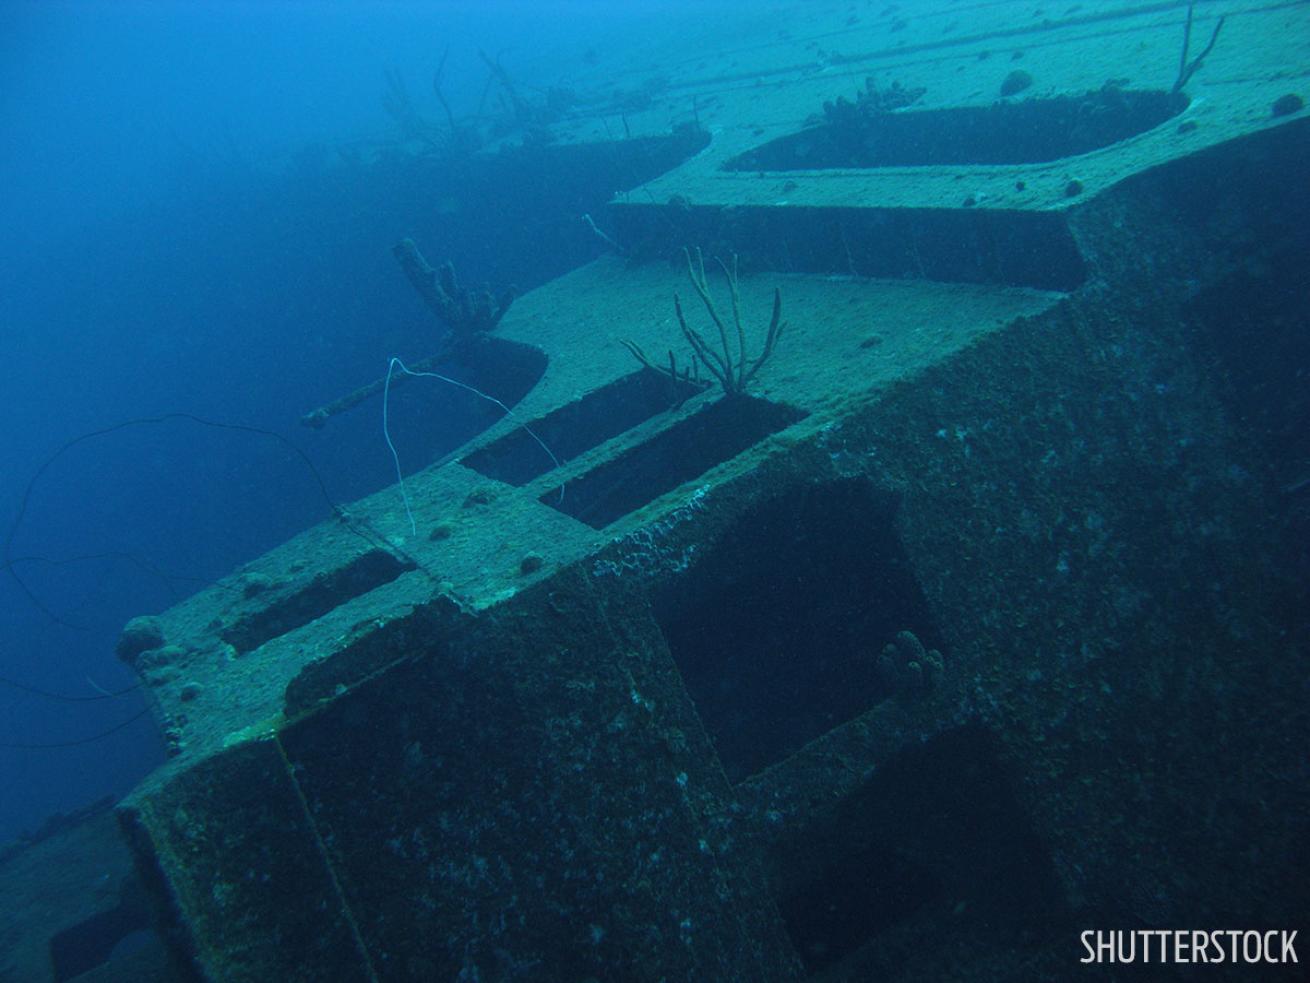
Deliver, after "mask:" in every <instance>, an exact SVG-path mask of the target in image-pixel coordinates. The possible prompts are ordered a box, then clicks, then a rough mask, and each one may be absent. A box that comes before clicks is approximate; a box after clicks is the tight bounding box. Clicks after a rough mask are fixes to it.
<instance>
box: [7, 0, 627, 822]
mask: <svg viewBox="0 0 1310 983" xmlns="http://www.w3.org/2000/svg"><path fill="white" fill-rule="evenodd" d="M564 14H567V16H564ZM642 14H643V9H642V5H636V6H631V5H624V6H623V8H622V9H618V10H616V9H614V7H613V5H607V4H603V3H570V4H567V5H566V7H565V8H551V7H550V5H527V4H496V3H472V2H470V3H435V4H375V3H354V4H316V3H314V4H308V3H306V4H302V3H290V2H288V3H277V2H274V3H265V2H258V3H256V2H250V3H240V2H231V3H229V2H211V3H195V2H181V0H178V2H168V3H118V2H109V0H105V2H70V3H63V2H56V3H47V2H26V0H21V2H17V3H8V4H5V5H3V8H2V9H0V132H3V134H4V137H3V140H0V186H3V188H4V195H3V211H4V221H3V223H2V225H0V305H2V309H0V364H3V366H4V379H5V384H4V386H3V389H0V403H2V405H3V418H4V421H5V426H4V427H3V432H2V433H0V442H2V445H3V446H2V448H0V461H3V467H2V468H0V524H4V525H6V526H9V525H10V524H12V523H14V521H15V520H16V519H18V518H19V511H20V508H21V509H22V514H21V523H20V524H19V525H18V526H17V528H15V529H14V530H13V538H12V542H11V543H10V544H9V556H10V559H11V560H12V561H13V570H14V572H15V573H17V574H18V575H19V576H20V577H21V578H22V585H20V584H18V583H16V582H15V580H14V579H13V578H12V577H10V576H9V575H8V574H6V575H5V576H4V577H0V639H2V640H3V641H0V676H2V677H3V678H4V681H5V682H4V683H3V684H0V787H3V788H4V789H6V790H7V792H6V794H5V795H4V796H3V797H0V841H3V840H6V839H9V838H11V837H13V836H15V835H17V834H19V833H20V832H22V831H23V830H26V829H31V828H33V827H34V826H36V825H37V824H38V823H39V822H40V821H41V820H43V819H44V818H45V817H46V816H48V815H49V814H51V813H54V812H58V811H66V810H69V809H72V808H76V807H78V806H81V805H84V804H86V803H87V802H90V801H92V800H95V799H98V798H100V797H101V796H105V795H118V794H121V793H122V792H124V791H125V790H126V789H128V788H130V787H131V786H132V784H133V783H134V782H135V780H136V779H137V778H139V777H140V776H141V775H142V774H143V773H144V772H145V771H146V770H148V769H149V768H150V767H152V766H153V765H154V764H156V763H157V762H158V761H159V760H160V755H161V750H160V744H159V739H158V737H157V735H156V733H155V728H154V725H153V724H152V723H151V721H150V719H149V715H148V714H145V715H142V711H143V709H144V703H143V700H142V698H141V696H140V694H138V693H136V692H129V693H127V694H126V695H123V696H121V697H118V698H112V699H110V698H101V697H103V694H104V693H106V692H117V691H120V690H123V689H125V688H130V687H132V686H133V685H134V679H133V677H132V674H131V673H130V672H129V671H128V670H127V669H126V668H125V667H124V666H122V665H121V664H119V663H118V661H117V660H116V659H115V657H114V653H113V649H114V641H115V638H116V636H117V633H118V631H119V629H120V628H121V626H122V624H123V622H124V621H125V620H126V619H127V618H130V617H132V616H134V615H137V614H141V613H147V612H150V611H155V610H160V609H162V608H164V607H167V606H168V605H170V604H171V603H173V602H174V601H175V600H177V599H178V598H179V597H182V596H186V595H187V594H188V593H191V592H192V591H194V590H195V589H197V588H198V587H199V586H201V585H203V584H204V583H206V582H209V581H212V580H214V579H216V578H217V577H220V576H222V575H224V574H225V573H227V572H229V571H230V570H231V569H232V568H233V567H234V566H236V565H237V564H239V563H241V562H242V561H245V560H248V559H251V558H253V557H255V556H258V555H259V554H260V553H262V552H263V551H265V550H266V549H268V548H270V547H272V546H274V545H276V544H277V543H279V542H281V541H282V540H284V539H285V538H286V537H287V536H289V535H291V534H293V533H294V532H296V531H298V530H300V529H303V528H305V527H306V526H307V525H310V524H312V523H314V522H316V521H319V520H321V519H322V518H324V517H326V516H327V515H328V514H329V505H328V503H327V502H326V501H325V498H324V495H323V493H322V491H321V490H320V486H319V476H321V479H322V481H323V483H324V484H325V486H326V489H327V492H328V494H329V495H330V496H331V497H332V499H334V500H336V501H343V500H348V499H351V498H354V497H357V496H359V495H361V494H363V493H365V492H368V491H372V490H375V489H377V488H379V487H382V486H383V485H385V484H387V483H389V482H390V481H391V480H392V472H391V470H390V467H391V465H390V459H389V457H388V456H387V452H386V448H385V446H384V444H383V441H382V440H381V433H380V428H379V424H378V420H377V415H376V412H375V408H374V410H368V411H363V412H361V413H359V414H357V415H356V416H355V417H353V418H351V419H349V420H345V421H342V422H341V423H339V424H338V425H335V426H333V427H332V429H331V431H330V432H327V433H321V432H316V431H312V430H308V429H305V428H303V427H299V426H298V425H297V420H298V419H299V417H300V416H301V415H302V414H303V413H306V412H308V411H309V410H311V409H313V408H314V407H316V406H318V405H320V404H322V403H324V402H326V401H329V400H331V399H333V398H336V397H337V396H339V395H341V394H342V393H344V392H347V391H349V390H351V389H353V388H354V387H355V386H357V385H361V384H363V383H366V382H369V381H371V380H373V379H375V378H377V377H378V376H380V375H381V374H382V372H383V371H384V370H385V366H386V359H387V358H388V357H389V356H392V355H398V356H402V357H405V358H407V359H411V360H416V359H419V358H422V357H423V356H425V355H428V354H431V353H432V351H433V349H434V347H435V342H436V338H437V335H436V333H435V332H436V326H435V325H434V323H433V321H432V318H431V315H430V314H429V313H428V312H427V311H426V310H424V309H423V307H422V305H421V303H420V302H419V300H418V299H417V297H416V296H415V295H414V294H413V292H412V291H411V290H410V289H409V287H408V286H407V285H406V284H405V282H404V280H403V278H402V277H401V275H400V274H399V272H398V271H397V269H396V266H395V262H394V260H393V259H392V257H391V253H390V248H391V246H392V244H393V243H394V242H396V241H397V240H398V239H399V238H402V237H404V236H406V235H414V234H420V233H421V234H422V235H423V236H425V237H426V238H425V241H424V246H425V248H427V249H428V250H429V252H430V254H432V255H436V256H444V255H447V254H450V255H452V256H454V257H456V258H457V259H458V262H459V268H460V274H461V276H463V277H464V278H465V279H466V280H467V281H468V282H471V283H480V282H483V281H487V282H490V283H497V284H510V283H513V284H515V285H516V286H517V287H518V288H519V289H520V290H523V289H528V288H530V287H532V286H534V285H536V284H537V283H540V282H542V281H543V280H545V279H547V278H549V277H551V276H554V275H556V274H557V273H559V272H561V271H562V269H564V268H567V265H568V264H573V263H577V262H581V261H583V260H585V259H586V258H588V257H589V256H591V255H594V254H595V252H596V251H597V249H598V244H597V242H596V241H595V240H594V239H593V238H592V237H591V236H590V235H589V234H588V233H587V232H586V231H585V229H582V228H581V226H580V225H579V227H578V229H577V230H572V231H570V233H569V234H568V235H569V238H568V241H565V242H561V243H559V244H558V245H557V247H556V248H551V249H541V248H536V249H533V248H526V249H509V248H505V246H506V242H507V239H506V233H505V230H506V229H511V230H512V229H513V227H514V219H515V215H516V214H524V213H526V212H527V211H530V210H531V209H532V208H533V207H534V205H535V204H537V203H538V201H539V200H542V199H546V200H548V199H549V198H550V194H551V191H550V190H548V189H546V190H544V189H541V188H533V187H526V188H525V189H524V191H523V198H522V199H521V200H519V201H514V200H504V199H496V200H490V199H488V200H478V201H462V202H445V201H442V200H441V191H440V189H429V188H423V187H418V186H416V185H415V184H413V183H412V182H411V183H410V184H408V185H407V184H406V181H407V180H408V179H407V177H406V175H405V174H404V173H403V172H401V171H399V170H398V171H397V173H396V174H395V175H394V177H393V179H392V183H391V184H390V185H389V186H387V187H381V188H379V187H377V186H376V184H373V183H369V182H365V181H363V180H356V178H357V177H358V175H357V174H356V173H355V172H353V171H352V170H351V168H350V167H349V166H346V164H345V163H343V162H344V161H345V160H346V158H347V156H348V155H349V154H350V153H353V152H355V150H356V149H357V148H366V149H367V152H369V153H372V152H374V151H375V150H376V148H377V147H378V146H379V145H385V144H386V143H387V141H392V140H395V139H396V129H397V127H396V124H395V122H394V121H393V119H392V118H390V117H389V116H388V115H387V113H386V111H385V109H384V106H383V97H384V96H385V94H386V93H387V91H388V80H387V75H388V73H394V77H396V78H399V79H402V80H403V81H404V83H405V84H406V85H407V87H408V89H409V91H410V92H411V93H412V96H411V98H412V99H413V100H414V104H415V105H416V106H419V107H421V108H422V111H423V112H424V113H426V114H429V115H431V116H432V117H433V118H434V119H440V115H441V111H440V109H439V108H438V106H437V103H436V101H435V100H434V98H433V96H432V94H431V89H430V86H429V80H430V79H432V78H433V76H434V73H436V72H437V70H438V69H439V68H440V71H441V88H442V94H443V96H444V97H445V98H446V99H447V100H448V102H449V104H450V105H451V106H452V107H454V109H455V111H456V112H458V113H460V114H465V113H473V112H475V111H476V110H477V106H478V102H479V100H480V99H482V98H484V91H483V90H484V88H485V83H486V72H487V69H486V66H485V64H484V63H483V61H482V59H481V58H480V57H479V52H480V51H482V50H486V51H488V52H491V53H493V54H494V55H495V57H497V58H499V59H503V60H504V61H506V62H507V63H511V64H512V63H513V62H514V60H515V59H523V58H527V57H530V56H531V55H532V54H533V53H534V52H535V51H537V50H539V49H540V48H541V47H542V46H548V45H550V44H552V43H554V42H556V41H558V42H559V43H561V44H564V43H568V42H569V40H570V36H569V31H570V21H571V20H572V19H574V18H577V17H585V18H591V19H594V20H596V21H597V22H598V23H599V24H600V25H601V26H605V25H608V26H611V27H613V28H614V29H616V30H622V29H623V28H624V24H625V19H627V18H632V17H638V16H641V15H642ZM612 190H613V189H612V188H597V189H594V190H590V191H589V190H588V189H577V188H575V189H572V191H571V192H565V193H576V194H580V195H582V196H583V197H586V196H587V195H591V197H592V198H594V199H595V200H597V201H599V202H603V201H604V200H605V198H607V197H608V195H609V194H610V193H612ZM434 199H435V203H434ZM560 207H563V205H561V206H560ZM569 207H575V208H577V211H575V212H574V216H575V217H576V215H577V214H579V213H580V212H581V211H585V210H586V206H585V205H582V206H581V207H579V206H578V203H577V202H571V203H570V206H569ZM591 207H593V208H594V207H596V206H595V205H592V206H591ZM425 208H426V209H428V211H429V214H428V215H426V216H425V215H423V214H419V213H420V211H421V210H422V209H425ZM432 211H436V212H438V213H440V214H441V215H442V216H443V217H442V218H441V220H440V221H433V220H432V218H431V212H432ZM437 230H440V232H438V231H437ZM529 234H530V230H522V231H521V233H520V236H521V238H522V237H526V236H527V235H529ZM512 235H513V233H511V236H512ZM438 236H441V237H444V238H438ZM412 388H413V389H415V390H417V388H418V387H412ZM409 398H410V399H411V401H414V402H413V404H412V405H411V406H410V407H409V410H410V411H412V412H413V413H414V414H421V415H422V418H423V420H424V423H423V426H422V427H420V428H412V429H410V430H409V431H408V432H406V430H405V428H404V427H403V425H402V426H401V427H398V428H397V429H398V440H399V441H400V442H401V444H402V449H407V450H408V452H409V453H408V458H409V460H412V461H416V462H421V461H422V460H423V459H424V458H423V457H422V455H423V454H424V453H427V452H430V451H431V450H432V449H433V447H437V446H442V445H443V430H442V428H443V426H444V424H445V421H446V414H447V412H459V408H458V407H457V406H456V407H454V408H452V407H451V406H450V405H449V404H448V403H447V402H443V398H444V397H443V396H441V395H440V394H427V395H420V394H417V393H415V394H414V395H413V396H411V397H409ZM425 401H426V402H425ZM400 412H401V413H402V414H403V412H405V406H404V403H403V401H402V404H401V406H400ZM171 413H183V414H190V415H193V416H195V417H200V418H204V419H206V420H210V421H215V422H224V423H229V424H237V425H241V426H244V427H251V428H259V429H263V430H269V431H276V432H277V433H279V434H282V435H284V436H286V437H287V438H288V439H290V440H292V441H294V442H295V443H296V444H297V445H298V446H299V447H301V448H303V449H304V451H305V453H306V454H307V455H308V456H309V458H310V459H311V460H312V461H313V463H314V467H315V468H316V469H317V471H318V476H316V475H315V474H313V473H311V472H310V470H309V469H308V468H307V467H306V464H305V461H304V460H303V459H302V458H300V457H299V456H298V455H297V454H295V453H294V452H293V451H292V450H290V449H289V448H288V447H287V446H286V445H285V444H283V443H281V442H279V441H278V440H277V439H275V438H272V437H269V436H264V435H260V434H256V433H252V432H250V431H236V430H225V429H220V428H215V427H209V426H204V425H201V424H199V423H197V422H195V421H193V420H188V419H183V418H173V419H169V420H165V421H162V422H157V423H140V424H132V425H129V426H127V427H126V428H124V429H121V430H115V431H113V432H110V433H105V434H103V435H102V436H99V437H95V438H92V439H87V440H84V441H81V442H79V443H77V444H76V445H74V446H72V447H68V448H67V449H66V450H63V451H62V452H61V450H60V449H61V447H64V445H65V444H66V443H67V442H68V441H70V440H74V439H76V438H77V437H79V436H80V435H83V434H86V433H89V432H95V431H99V430H103V429H105V428H110V427H115V426H117V425H119V424H122V423H125V422H128V421H134V420H141V419H143V418H154V417H160V416H164V415H167V414H171ZM402 419H403V417H402ZM407 441H408V444H406V442H407ZM43 467H44V468H45V469H44V470H41V469H42V468H43ZM38 472H39V473H38ZM34 477H35V481H34V483H32V484H31V486H30V488H29V486H28V483H29V481H32V480H33V478H34ZM79 557H84V558H86V559H77V558H79ZM29 595H30V596H29ZM26 687H30V689H29V688H26ZM35 690H42V691H45V694H54V695H55V696H59V697H66V699H57V698H53V697H52V696H51V695H45V694H43V693H40V692H36V691H35ZM111 731H112V733H109V732H111ZM101 734H104V735H105V736H103V737H97V735H101Z"/></svg>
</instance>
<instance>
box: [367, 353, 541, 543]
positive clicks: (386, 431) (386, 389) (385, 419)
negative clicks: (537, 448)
mask: <svg viewBox="0 0 1310 983" xmlns="http://www.w3.org/2000/svg"><path fill="white" fill-rule="evenodd" d="M397 366H399V368H400V371H401V372H403V373H405V375H408V376H412V377H414V378H428V379H439V380H440V381H442V382H447V383H449V384H450V385H452V386H458V387H459V388H460V389H464V390H467V391H468V392H471V393H472V394H473V395H474V396H477V397H479V398H480V399H485V400H486V401H487V402H489V403H495V404H496V405H497V406H499V407H500V408H501V409H502V410H504V412H505V415H506V416H507V417H509V418H510V419H511V420H513V421H515V422H516V423H517V424H518V425H519V426H520V427H522V428H523V429H524V430H526V431H527V433H528V436H529V437H531V438H532V439H533V440H535V441H536V442H537V443H538V444H540V445H541V449H542V450H543V451H545V452H546V454H547V456H548V457H549V458H550V459H551V460H552V461H553V462H554V463H555V467H557V468H558V467H561V466H562V465H561V464H560V460H559V458H558V457H556V456H555V453H554V451H552V450H551V449H550V448H549V447H547V446H546V442H545V441H544V440H542V439H541V438H540V437H538V436H537V435H536V433H534V432H533V430H532V428H531V427H529V426H528V425H527V424H526V423H524V422H523V421H522V420H520V419H519V418H518V417H517V416H516V415H515V414H514V411H513V410H511V409H510V408H509V407H508V406H506V405H505V404H504V403H502V402H501V401H500V400H498V399H497V398H496V397H495V396H488V395H487V394H486V393H484V392H483V391H482V390H480V389H475V388H473V387H472V386H470V385H466V384H465V383H463V382H459V381H458V380H456V379H452V378H450V376H446V375H442V374H441V373H440V372H415V371H413V370H412V369H410V368H409V367H408V366H407V365H406V364H405V363H404V362H402V361H401V360H400V359H399V358H397V357H396V356H394V355H393V356H392V357H391V360H390V361H389V362H387V377H386V379H385V380H384V381H383V383H382V436H383V438H384V439H385V440H386V442H387V449H388V450H389V451H391V460H392V462H393V463H394V464H395V465H396V483H397V484H398V485H399V486H400V500H401V501H402V502H403V503H404V504H405V517H406V518H408V519H409V531H410V533H411V534H413V535H418V523H416V522H415V521H414V510H413V509H412V508H410V504H409V491H408V490H407V489H406V488H405V475H404V473H403V472H402V471H401V468H400V455H399V454H398V453H397V452H396V445H395V444H394V443H392V441H391V428H390V422H389V421H390V417H389V410H388V408H389V406H390V397H391V375H392V373H393V372H395V370H396V368H397ZM559 493H560V501H563V500H564V486H563V485H560V490H559Z"/></svg>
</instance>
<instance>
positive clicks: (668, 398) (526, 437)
mask: <svg viewBox="0 0 1310 983" xmlns="http://www.w3.org/2000/svg"><path fill="white" fill-rule="evenodd" d="M702 389H704V385H703V384H701V383H694V382H686V381H682V380H679V381H677V382H674V381H673V380H672V379H669V378H666V377H664V376H661V375H659V374H658V373H656V372H651V371H647V370H642V371H640V372H634V373H632V374H631V375H626V376H624V377H623V378H622V379H616V380H615V381H614V382H611V383H610V384H609V385H607V386H602V387H601V388H600V389H597V390H596V391H595V392H590V393H587V395H585V396H583V397H582V398H581V399H578V400H574V401H573V402H572V403H568V404H567V405H565V406H561V407H560V408H559V409H557V410H554V411H552V412H550V413H547V414H546V415H545V416H543V417H541V418H540V419H537V420H531V421H529V422H527V423H526V424H525V426H524V427H519V428H517V429H515V430H514V431H512V432H511V433H508V434H506V435H505V436H504V437H501V438H500V439H499V440H497V441H494V442H493V443H491V444H488V445H487V446H486V447H483V448H480V449H479V450H476V451H474V452H473V453H472V454H469V455H468V456H467V457H465V458H463V459H461V461H460V463H461V464H463V465H465V466H467V467H470V468H472V469H473V470H474V471H476V472H478V474H480V475H483V476H485V477H487V478H494V479H495V480H497V481H504V482H506V483H508V484H511V485H525V484H527V483H528V482H529V481H531V480H532V479H533V478H536V477H537V476H538V475H542V474H545V473H546V472H547V471H549V470H550V469H551V468H553V467H554V466H555V463H554V462H553V461H552V460H551V459H550V455H548V454H547V453H546V452H545V451H544V450H543V449H542V447H541V444H539V443H537V441H536V440H534V439H533V437H532V434H536V435H537V436H538V437H540V438H541V443H542V444H545V445H546V446H547V447H549V448H550V451H551V454H554V455H555V456H556V457H557V458H559V459H560V460H561V461H567V460H569V459H570V458H574V457H577V456H578V455H579V454H583V453H585V452H586V451H589V450H591V448H593V447H596V446H598V445H600V444H603V443H604V442H605V441H607V440H610V439H611V438H614V437H617V436H618V435H619V434H621V433H624V432H625V431H627V430H631V429H632V428H633V427H635V426H636V425H637V424H639V423H642V422H644V421H646V420H649V419H650V418H651V417H652V416H654V415H655V414H656V413H662V412H664V411H665V410H667V409H670V408H671V407H673V406H677V405H678V404H679V403H682V402H684V401H686V400H687V399H689V398H691V397H692V396H695V395H696V394H697V393H699V392H701V391H702ZM529 430H531V433H529V432H528V431H529Z"/></svg>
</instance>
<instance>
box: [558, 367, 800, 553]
mask: <svg viewBox="0 0 1310 983" xmlns="http://www.w3.org/2000/svg"><path fill="white" fill-rule="evenodd" d="M648 374H651V375H653V373H648ZM806 415H807V414H806V413H805V412H803V411H802V410H798V409H796V408H794V407H791V406H785V405H783V404H781V403H770V402H769V401H768V400H764V399H757V398H755V397H753V396H739V395H738V396H729V397H726V398H724V399H720V400H719V401H718V402H716V403H713V404H711V405H710V406H707V407H706V408H705V409H702V410H700V411H699V412H698V413H696V414H694V415H693V416H690V417H688V418H687V419H685V420H682V421H680V422H679V423H676V424H674V425H673V426H672V427H670V428H669V429H668V430H665V431H664V432H663V433H661V434H659V435H658V436H656V437H654V438H652V439H651V440H648V441H646V443H644V444H642V445H640V446H639V447H634V448H632V449H631V450H628V451H626V452H625V453H623V454H621V455H620V456H619V457H616V458H615V459H614V460H612V461H606V462H605V463H604V464H602V465H600V466H599V467H596V468H593V469H592V470H591V471H588V472H587V473H586V474H585V475H583V476H582V477H581V478H579V479H578V480H577V481H571V482H569V483H568V486H567V487H566V488H565V490H564V494H563V495H562V496H561V494H560V489H559V488H558V487H556V488H552V489H551V490H550V491H548V492H547V493H546V494H545V495H542V496H541V499H540V501H541V502H542V503H543V504H545V505H549V506H550V507H551V508H554V509H558V510H559V511H561V512H563V513H565V514H566V515H571V516H573V518H575V519H577V520H579V521H580V522H585V523H586V524H587V525H589V526H591V527H592V528H593V529H603V528H604V527H605V526H607V525H609V524H610V523H611V522H613V521H614V520H616V519H619V518H621V517H623V516H625V515H627V514H628V513H629V512H632V511H633V510H634V509H639V508H641V506H643V505H645V504H647V503H648V502H653V501H654V500H655V499H657V498H659V497H660V496H661V495H663V494H664V493H665V492H667V491H672V490H673V489H674V488H677V487H678V486H679V485H680V484H682V483H683V482H684V481H690V480H691V479H693V478H695V477H697V476H699V475H702V474H704V473H705V472H706V471H708V470H709V469H710V468H712V467H714V466H715V465H716V464H722V463H723V462H724V461H728V460H731V459H732V458H734V457H736V456H737V455H738V454H740V453H741V452H742V451H744V450H746V448H748V447H750V446H751V445H752V444H755V443H758V442H759V441H761V440H763V439H764V438H765V437H767V436H769V434H772V433H777V432H778V431H779V430H784V429H786V428H787V427H789V426H791V425H792V424H793V423H795V422H796V421H797V420H803V419H804V418H805V417H806Z"/></svg>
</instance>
